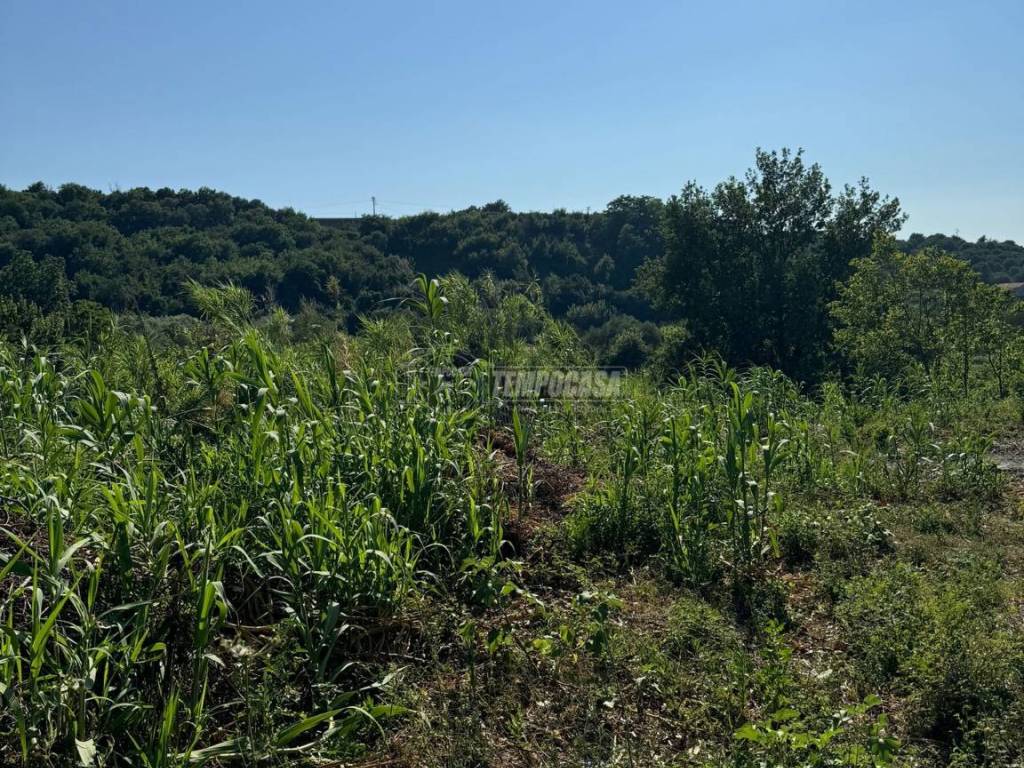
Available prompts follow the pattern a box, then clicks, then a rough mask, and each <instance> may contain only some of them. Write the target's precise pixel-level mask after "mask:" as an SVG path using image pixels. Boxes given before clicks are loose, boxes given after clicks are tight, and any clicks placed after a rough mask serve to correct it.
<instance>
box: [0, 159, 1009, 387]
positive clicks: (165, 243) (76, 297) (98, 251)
mask: <svg viewBox="0 0 1024 768" xmlns="http://www.w3.org/2000/svg"><path fill="white" fill-rule="evenodd" d="M904 222H905V216H904V214H903V212H902V210H901V208H900V205H899V201H898V200H897V199H895V198H889V197H886V196H884V195H882V194H881V193H879V192H877V191H875V190H874V189H872V188H871V186H870V185H869V184H868V182H867V181H866V180H861V181H860V182H859V183H858V184H856V185H854V186H845V187H842V188H840V189H835V188H833V186H832V185H831V183H830V182H829V180H828V178H827V177H826V176H825V174H824V172H823V170H822V169H821V168H820V167H819V166H818V165H817V164H811V163H808V162H806V161H805V159H804V157H803V155H802V154H801V153H800V152H790V151H788V150H782V151H779V152H767V151H762V150H758V151H757V153H756V155H755V159H754V165H753V167H752V168H751V169H750V170H749V171H747V173H746V174H745V175H744V176H742V177H739V178H737V177H731V178H729V179H727V180H725V181H723V182H721V183H720V184H718V185H716V186H715V187H713V188H711V189H706V188H703V187H701V186H699V185H697V184H695V183H690V184H687V185H686V186H685V187H683V189H682V190H681V192H680V193H679V194H677V195H674V196H672V197H670V198H669V199H668V200H661V199H659V198H656V197H650V196H623V197H619V198H616V199H615V200H613V201H612V202H610V203H609V204H608V206H607V207H606V208H605V209H604V210H602V211H599V212H595V213H582V212H570V211H566V210H556V211H553V212H550V213H535V212H530V213H517V212H514V211H512V210H511V209H510V208H509V206H508V205H507V204H505V203H504V202H502V201H498V202H494V203H490V204H488V205H484V206H473V207H470V208H467V209H464V210H460V211H453V212H450V213H446V214H440V213H422V214H418V215H415V216H408V217H401V218H388V217H383V216H365V217H363V218H361V219H359V220H355V221H351V222H348V223H346V224H345V225H344V226H340V227H338V226H324V225H323V224H321V223H320V222H318V221H316V220H314V219H311V218H309V217H307V216H305V215H303V214H301V213H297V212H295V211H294V210H291V209H287V208H286V209H280V210H275V209H272V208H270V207H268V206H266V205H264V204H263V203H261V202H260V201H258V200H245V199H241V198H236V197H231V196H230V195H227V194H224V193H221V192H216V191H213V190H210V189H199V190H196V191H188V190H180V191H174V190H170V189H160V190H156V191H153V190H150V189H146V188H140V189H133V190H129V191H124V192H122V191H114V192H110V193H102V192H99V191H96V190H91V189H88V188H86V187H83V186H81V185H77V184H65V185H63V186H61V187H60V188H59V189H50V188H48V187H46V186H45V185H43V184H41V183H37V184H34V185H32V186H30V187H28V188H27V189H25V190H22V191H15V190H10V189H6V188H3V187H0V331H2V332H3V333H4V334H5V335H7V336H9V337H18V336H21V335H27V336H29V337H30V338H33V339H37V340H41V341H45V340H47V339H53V338H55V337H59V336H61V335H65V334H75V333H79V332H81V331H82V329H83V328H87V327H89V325H90V323H93V322H96V321H97V318H99V319H100V320H102V318H103V316H104V313H105V312H114V313H119V314H125V313H137V314H141V315H148V316H169V315H178V314H188V315H195V314H197V313H198V308H197V307H196V306H195V304H194V301H193V300H192V294H191V293H190V291H189V290H188V289H187V285H188V284H189V282H190V281H194V282H196V283H199V284H203V285H218V284H232V285H236V286H239V287H242V288H245V289H247V290H248V291H249V292H250V293H251V294H252V295H253V296H254V297H256V299H257V301H258V303H259V304H260V306H262V308H264V309H266V310H269V309H270V308H273V307H279V308H281V309H283V310H284V312H286V313H288V314H289V315H290V316H291V317H292V318H294V319H296V320H303V323H302V325H303V327H308V328H315V329H324V328H331V329H340V330H345V331H352V330H354V329H355V328H356V327H357V326H358V325H359V324H360V322H361V321H362V319H365V318H368V317H372V316H374V315H376V314H378V313H382V312H387V311H389V310H390V309H391V308H392V307H393V306H394V302H393V299H394V298H396V297H399V298H400V297H402V296H404V295H407V293H408V292H409V290H410V287H411V286H412V284H413V278H414V276H415V274H417V273H426V274H428V275H445V274H450V273H458V274H459V275H461V276H462V277H464V278H465V280H466V281H467V283H468V284H469V285H470V286H474V287H475V290H476V291H477V293H478V295H479V296H482V297H485V298H486V296H487V295H490V296H492V297H493V296H496V295H499V294H500V295H511V294H516V293H521V294H524V295H526V296H529V297H532V300H534V302H535V303H536V304H537V305H538V306H541V307H543V309H544V310H545V311H546V312H547V313H548V314H550V315H551V316H552V317H553V318H556V319H557V320H559V321H561V322H562V323H564V324H565V325H566V326H567V327H568V328H571V330H572V331H573V332H574V333H576V334H577V335H578V336H579V337H580V338H581V339H582V340H583V342H585V343H586V344H588V345H589V346H590V347H591V348H592V349H594V350H595V351H596V354H597V356H598V358H599V359H600V361H602V362H607V363H616V364H623V365H629V366H639V365H642V364H644V363H647V362H650V361H652V360H660V361H662V362H663V363H665V364H667V365H671V363H672V361H673V360H676V359H678V358H680V357H681V356H683V355H686V354H692V353H693V352H694V351H696V350H702V349H703V350H707V349H712V350H715V351H717V352H719V353H720V354H721V355H722V356H723V357H725V358H726V359H727V360H729V361H731V362H734V363H740V364H743V363H755V364H766V365H772V366H775V367H777V368H780V369H782V370H784V371H785V372H787V373H789V374H791V375H794V376H796V377H798V378H801V379H804V380H815V379H817V378H820V377H821V375H822V374H823V373H824V372H825V371H826V370H828V369H829V368H832V367H835V366H837V365H841V364H846V365H853V364H854V363H853V362H851V360H850V359H849V358H848V356H847V358H844V359H840V357H839V356H837V355H836V353H835V349H834V346H833V339H834V337H835V334H836V331H837V330H841V328H842V327H847V326H846V325H844V324H848V321H849V320H850V317H849V316H845V315H843V314H842V313H841V312H840V313H838V314H837V312H836V311H834V310H833V309H832V307H833V305H834V303H835V302H836V301H837V300H838V299H839V298H840V295H841V293H840V292H841V286H843V285H844V284H845V283H847V282H848V281H849V280H850V279H851V276H852V275H853V272H854V270H855V267H856V265H857V264H858V263H863V260H865V259H868V258H869V257H871V254H872V252H873V249H875V251H876V252H878V248H879V247H881V248H882V249H883V251H884V252H888V251H891V250H893V249H895V250H898V251H900V252H911V253H917V252H923V253H927V254H931V256H928V257H926V258H925V261H934V260H935V259H938V258H939V254H940V248H941V249H942V250H946V251H950V252H951V253H952V254H953V256H955V257H958V258H959V259H960V260H961V261H962V262H964V263H969V264H971V265H972V266H974V267H975V268H977V269H979V270H980V271H981V274H982V276H983V277H986V278H989V279H993V278H1003V277H1007V276H1015V275H1017V274H1018V273H1017V272H1016V271H1015V270H1016V266H1015V265H1017V264H1020V265H1022V266H1024V248H1021V247H1019V246H1016V245H1015V244H1013V243H1009V242H1008V243H1001V244H1000V243H995V241H988V240H985V239H984V238H982V239H981V240H979V241H978V243H976V244H970V243H965V242H964V241H962V240H959V239H958V238H946V237H944V236H941V235H934V236H931V237H929V238H925V237H923V236H921V235H913V236H911V238H910V239H909V240H908V241H906V242H902V243H901V242H898V241H895V240H893V237H894V235H895V233H896V232H898V231H899V229H900V228H901V227H902V225H903V224H904ZM880 242H881V243H884V245H882V246H879V245H878V244H879V243H880ZM994 253H995V254H997V256H996V257H993V256H992V254H994ZM993 258H998V259H1000V260H999V261H992V259H993ZM858 260H860V261H858ZM486 304H487V301H486V300H485V301H483V305H486ZM520 314H522V313H520ZM527 314H529V313H527ZM510 332H518V330H515V329H514V330H513V331H510ZM911 357H913V356H911ZM865 359H866V358H864V357H863V356H862V358H861V359H860V363H861V364H863V362H864V360H865Z"/></svg>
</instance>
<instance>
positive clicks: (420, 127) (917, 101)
mask: <svg viewBox="0 0 1024 768" xmlns="http://www.w3.org/2000/svg"><path fill="white" fill-rule="evenodd" d="M1022 36H1024V2H1022V0H1003V1H1001V2H976V1H975V2H964V1H963V0H961V1H960V2H945V1H944V0H937V1H936V0H929V1H928V2H923V1H916V0H915V1H912V2H897V1H896V0H892V1H891V2H864V1H861V2H842V1H839V2H829V1H828V0H816V1H815V2H786V3H768V2H749V3H739V2H724V1H721V0H719V2H699V3H698V2H641V1H639V0H636V1H634V2H628V3H627V2H622V0H619V2H604V1H603V0H594V1H593V2H568V1H565V0H545V1H544V2H532V1H531V2H526V1H524V0H517V2H510V3H495V2H489V1H486V0H473V1H472V2H423V1H421V2H373V1H372V0H370V1H367V0H364V1H363V2H359V3H355V2H318V3H313V2H282V1H281V0H276V1H275V2H262V1H260V2H245V3H241V2H238V3H227V2H214V1H212V0H207V1H206V2H193V1H192V0H186V1H183V0H176V1H175V2H167V3H157V2H142V1H139V2H110V1H108V2H92V1H90V0H84V1H82V2H67V3H54V2H48V1H47V0H35V1H33V2H27V1H25V2H15V0H2V5H0V126H2V127H0V183H3V184H6V185H7V186H9V187H14V188H19V189H20V188H22V187H24V186H26V185H28V184H30V183H32V182H33V181H37V180H42V181H45V182H46V183H48V184H51V185H59V184H61V183H63V182H66V181H75V182H79V183H83V184H87V185H89V186H92V187H96V188H99V189H104V190H106V189H109V188H111V187H120V188H122V189H124V188H128V187H133V186H140V185H145V186H150V187H163V186H167V187H174V188H178V187H190V188H194V187H199V186H209V187H214V188H217V189H223V190H225V191H227V192H230V193H233V194H236V195H241V196H245V197H257V198H259V199H261V200H263V201H265V202H267V203H269V204H271V205H275V206H283V205H291V206H293V207H295V208H297V209H299V210H302V211H305V212H307V213H309V214H311V215H315V216H329V215H344V216H350V215H352V214H353V213H363V212H366V211H368V209H369V206H370V202H369V198H370V196H371V195H376V196H377V198H378V200H379V201H380V205H379V208H380V210H382V211H383V212H385V213H388V214H393V215H397V214H403V213H413V212H416V211H418V210H422V209H426V208H429V209H434V210H442V211H443V210H447V209H450V208H458V207H463V206H466V205H470V204H482V203H485V202H488V201H491V200H495V199H498V198H502V199H504V200H506V201H507V202H508V203H509V204H510V205H512V207H513V208H515V209H519V210H528V209H530V210H549V209H552V208H555V207H565V208H570V209H584V208H586V207H588V206H589V207H591V208H594V209H598V208H601V207H603V206H604V205H605V204H606V203H607V202H608V201H609V200H611V199H612V198H614V197H615V196H617V195H619V194H624V193H629V194H652V195H658V196H661V197H665V196H667V195H669V194H672V193H673V192H676V191H678V190H679V188H680V187H681V186H682V185H683V183H684V182H685V181H686V180H688V179H696V180H697V181H699V182H701V183H703V184H706V185H713V184H714V183H716V182H717V181H719V180H721V179H723V178H725V177H726V176H728V175H730V174H741V173H742V172H743V171H744V170H745V169H746V168H747V167H748V166H749V165H750V163H751V161H752V158H753V152H754V148H755V147H757V146H763V147H765V148H777V147H781V146H790V147H803V148H805V149H806V151H807V156H808V158H809V159H811V160H815V161H818V162H820V163H821V164H822V166H823V167H824V169H825V172H826V173H827V174H828V176H829V177H830V178H831V179H832V181H833V182H834V183H836V184H839V183H843V182H848V181H849V182H852V181H855V180H856V179H858V178H859V177H860V176H862V175H863V176H868V177H869V178H870V179H871V182H872V184H873V185H874V186H875V187H876V188H878V189H880V190H882V191H884V192H887V193H890V194H894V195H897V196H898V197H899V198H900V199H901V201H902V203H903V206H904V208H905V210H906V211H907V212H908V213H909V214H910V216H911V218H910V222H909V223H908V226H907V229H906V231H907V232H914V231H921V232H928V233H930V232H934V231H943V232H947V233H953V232H955V231H957V230H959V232H960V234H961V236H963V237H967V238H971V239H973V238H976V237H978V236H979V235H982V234H984V235H988V236H990V237H997V238H1000V239H1005V238H1013V239H1015V240H1017V241H1018V242H1024V45H1022Z"/></svg>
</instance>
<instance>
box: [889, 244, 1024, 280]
mask: <svg viewBox="0 0 1024 768" xmlns="http://www.w3.org/2000/svg"><path fill="white" fill-rule="evenodd" d="M903 247H904V249H905V250H907V251H919V250H921V249H923V248H937V249H940V250H942V251H945V252H946V253H950V254H952V255H953V256H956V257H957V258H958V259H963V260H964V261H966V262H967V263H968V264H970V265H971V267H972V268H973V269H974V270H975V271H976V272H977V273H978V274H980V275H981V277H982V279H983V280H984V281H985V282H988V283H1011V282H1024V245H1018V244H1017V243H1015V242H1014V241H1013V240H1003V241H1002V242H1000V241H999V240H990V239H989V238H987V237H980V238H978V240H977V242H974V243H972V242H969V241H967V240H964V239H962V238H960V237H957V236H948V235H940V234H935V235H929V236H927V237H925V236H924V235H921V234H913V235H911V236H910V237H908V238H907V240H906V242H905V243H904V244H903Z"/></svg>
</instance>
